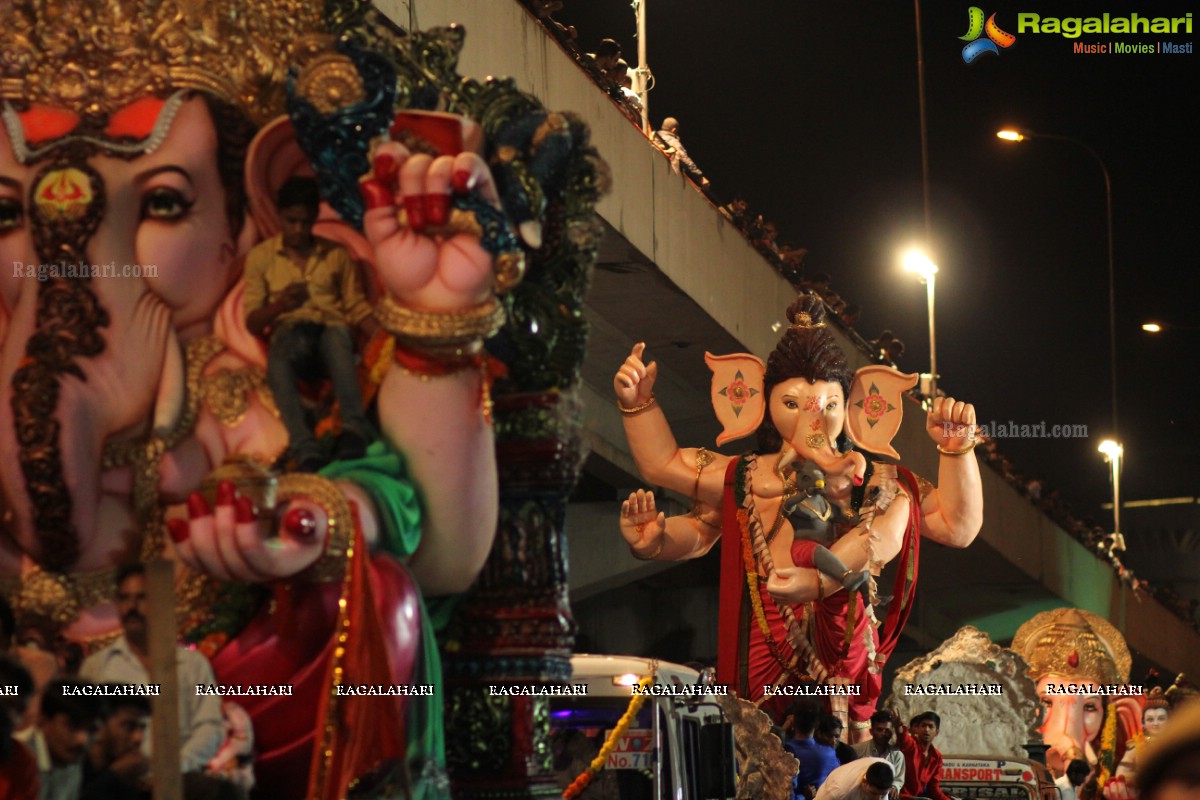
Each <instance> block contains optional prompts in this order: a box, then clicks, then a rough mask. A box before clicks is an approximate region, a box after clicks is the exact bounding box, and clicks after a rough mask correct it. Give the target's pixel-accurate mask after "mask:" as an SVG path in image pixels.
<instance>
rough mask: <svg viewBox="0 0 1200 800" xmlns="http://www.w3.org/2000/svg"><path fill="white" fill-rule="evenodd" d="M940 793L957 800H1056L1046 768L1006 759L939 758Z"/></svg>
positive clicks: (1015, 759) (995, 757) (954, 756)
mask: <svg viewBox="0 0 1200 800" xmlns="http://www.w3.org/2000/svg"><path fill="white" fill-rule="evenodd" d="M938 780H939V783H940V784H941V786H942V791H944V792H945V793H946V794H948V795H950V796H951V797H957V798H960V800H1059V794H1058V787H1056V786H1055V785H1054V779H1053V778H1051V777H1050V773H1049V771H1048V770H1047V769H1046V767H1045V765H1043V764H1039V763H1038V762H1036V761H1031V760H1029V759H1025V758H1009V757H1007V756H976V755H947V756H942V771H941V772H940V773H939V775H938Z"/></svg>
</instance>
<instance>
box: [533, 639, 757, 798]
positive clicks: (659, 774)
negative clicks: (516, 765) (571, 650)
mask: <svg viewBox="0 0 1200 800" xmlns="http://www.w3.org/2000/svg"><path fill="white" fill-rule="evenodd" d="M571 671H572V676H571V683H572V684H574V685H575V686H580V685H586V686H587V694H586V695H583V694H577V695H572V696H560V697H554V698H552V700H551V722H550V727H551V742H552V746H553V749H554V756H555V770H556V772H557V774H558V778H559V784H560V786H561V788H563V789H565V788H566V787H567V786H568V785H570V783H571V781H573V780H574V779H575V778H576V777H577V776H578V775H579V774H580V773H581V772H583V771H584V770H585V769H586V768H587V767H588V765H589V764H590V763H591V761H592V759H594V758H595V757H596V755H597V754H598V753H599V752H600V749H601V747H602V746H603V744H604V742H605V740H606V739H607V738H608V736H609V733H610V732H611V731H612V730H613V729H614V728H616V726H617V722H618V721H619V720H620V719H621V717H622V715H624V713H625V711H626V709H627V708H628V707H629V703H630V699H631V697H632V694H633V687H634V686H636V685H637V683H638V681H639V679H641V678H643V677H645V676H650V675H653V677H654V680H653V683H652V684H650V685H649V687H648V689H649V690H650V691H651V692H653V693H652V694H650V695H649V696H647V697H646V700H645V702H644V703H643V705H642V707H641V710H640V711H639V713H638V715H637V719H636V721H635V722H634V723H633V724H632V725H631V726H630V727H629V729H628V730H627V731H626V732H625V734H624V735H623V736H621V737H620V739H619V740H617V741H616V742H615V744H616V746H615V747H614V748H613V750H612V752H611V753H610V754H609V755H608V758H607V760H606V763H605V766H604V769H603V770H601V771H600V773H599V774H597V775H596V777H595V778H594V779H593V781H592V783H591V784H590V785H589V787H588V788H587V789H586V790H585V791H584V792H583V794H581V795H580V800H592V799H593V798H594V799H597V800H598V799H600V798H603V800H717V799H720V800H724V798H732V797H733V796H734V784H735V778H736V773H737V764H736V762H735V759H734V755H733V731H732V726H731V725H730V724H729V723H728V721H727V720H726V719H725V718H724V716H723V714H722V712H721V709H720V707H718V706H717V704H716V702H715V701H714V697H713V696H712V694H711V692H714V691H719V690H720V687H714V686H712V678H711V671H705V672H704V673H701V672H699V671H697V670H695V669H692V668H690V667H686V666H683V665H682V664H673V663H671V662H667V661H657V660H655V659H649V658H636V657H632V656H605V655H576V656H573V657H572V658H571Z"/></svg>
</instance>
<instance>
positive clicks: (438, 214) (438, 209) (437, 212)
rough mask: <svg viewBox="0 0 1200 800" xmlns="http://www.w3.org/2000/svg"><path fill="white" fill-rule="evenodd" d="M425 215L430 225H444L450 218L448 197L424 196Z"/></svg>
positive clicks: (444, 195) (438, 195)
mask: <svg viewBox="0 0 1200 800" xmlns="http://www.w3.org/2000/svg"><path fill="white" fill-rule="evenodd" d="M425 215H426V217H427V218H428V220H429V224H430V225H445V224H446V220H448V219H449V218H450V195H448V194H427V195H425Z"/></svg>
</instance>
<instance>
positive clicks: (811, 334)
mask: <svg viewBox="0 0 1200 800" xmlns="http://www.w3.org/2000/svg"><path fill="white" fill-rule="evenodd" d="M787 319H788V327H787V329H786V330H785V331H784V333H783V336H782V337H781V338H780V340H779V344H778V345H776V346H775V349H774V350H773V351H772V352H771V355H770V358H769V359H768V361H767V362H766V363H764V362H763V360H762V359H761V358H758V357H757V356H754V355H751V354H749V353H735V354H732V355H727V356H714V355H713V354H712V353H705V354H704V360H705V362H706V363H707V364H708V367H709V369H711V370H712V373H713V378H712V394H711V400H712V404H713V410H714V411H715V412H716V415H717V420H718V421H719V422H720V423H721V425H722V426H723V428H724V429H723V430H722V431H721V434H720V436H718V437H717V444H718V445H722V444H724V443H726V442H729V441H733V440H734V439H740V438H742V437H744V436H749V435H750V434H752V433H754V432H755V431H757V430H759V429H760V426H761V427H763V428H767V425H766V423H764V419H765V417H766V407H767V400H768V395H769V394H770V391H771V389H772V388H774V386H775V385H776V384H778V383H780V382H782V381H785V380H789V379H791V378H806V379H808V380H809V381H813V382H815V381H836V382H838V383H840V384H842V388H843V389H844V390H845V391H846V432H847V434H848V435H849V437H850V439H851V440H852V441H853V442H854V443H855V444H857V445H858V446H860V447H862V448H863V449H864V450H867V451H870V452H872V453H877V454H880V455H884V456H889V457H891V458H899V457H900V454H899V453H897V452H896V451H895V449H893V448H892V446H891V441H892V438H893V437H894V436H895V435H896V432H897V431H899V430H900V422H901V420H902V418H903V404H902V402H901V395H902V394H903V393H904V392H905V391H907V390H908V389H911V388H912V387H913V386H914V385H915V384H916V382H917V376H916V375H914V374H905V373H902V372H900V371H898V370H895V369H892V368H891V367H884V366H880V365H871V366H868V367H863V368H862V369H860V370H858V371H857V372H855V373H853V375H852V374H851V372H850V368H849V366H848V365H847V363H846V356H845V354H844V353H843V352H842V350H841V348H840V347H839V346H838V344H837V340H836V339H834V337H833V333H832V332H831V331H830V329H829V327H828V323H826V321H825V304H824V301H823V300H822V299H821V298H820V296H818V295H816V294H801V295H800V296H799V297H797V298H796V300H795V301H793V303H792V304H791V305H790V306H789V307H788V310H787ZM773 431H774V426H770V428H769V431H768V435H769V433H770V432H773ZM776 435H777V434H776ZM765 438H766V437H764V436H762V435H761V434H760V444H762V445H763V446H764V447H766V449H771V447H770V445H772V444H773V442H768V441H764V439H765Z"/></svg>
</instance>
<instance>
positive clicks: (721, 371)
mask: <svg viewBox="0 0 1200 800" xmlns="http://www.w3.org/2000/svg"><path fill="white" fill-rule="evenodd" d="M704 362H705V363H706V364H708V368H709V369H711V370H712V374H713V376H712V396H711V398H710V399H711V400H712V406H713V411H715V412H716V413H717V421H718V422H720V423H721V426H722V428H723V430H722V431H721V435H720V436H718V437H717V446H720V445H723V444H725V443H726V442H732V441H733V440H734V439H741V438H742V437H743V436H749V435H750V434H752V433H754V432H755V431H756V430H758V426H759V423H761V422H762V419H763V413H764V412H765V411H766V407H767V398H766V396H765V395H764V394H763V376H764V375H765V374H766V372H767V365H766V364H764V363H763V360H762V359H761V358H759V357H758V356H752V355H750V354H749V353H734V354H733V355H728V356H714V355H713V354H712V353H705V354H704Z"/></svg>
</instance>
